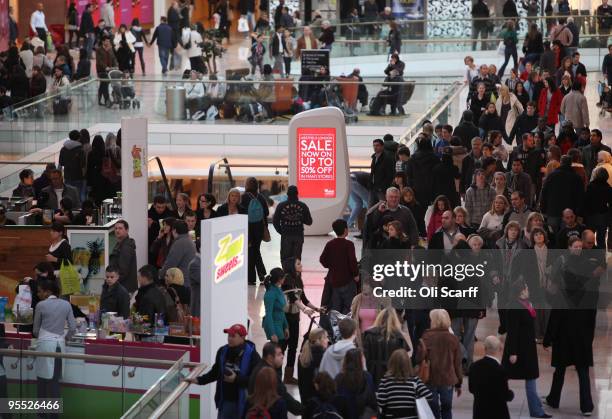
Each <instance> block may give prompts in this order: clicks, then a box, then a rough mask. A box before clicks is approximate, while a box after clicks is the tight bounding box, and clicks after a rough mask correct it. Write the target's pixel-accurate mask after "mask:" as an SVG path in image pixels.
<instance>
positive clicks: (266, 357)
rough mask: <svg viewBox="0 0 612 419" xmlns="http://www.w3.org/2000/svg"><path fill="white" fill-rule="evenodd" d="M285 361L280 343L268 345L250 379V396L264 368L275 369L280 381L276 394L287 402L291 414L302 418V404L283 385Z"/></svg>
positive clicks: (278, 381)
mask: <svg viewBox="0 0 612 419" xmlns="http://www.w3.org/2000/svg"><path fill="white" fill-rule="evenodd" d="M284 359H285V356H284V355H283V351H282V349H281V347H280V345H279V344H278V343H275V342H268V343H266V344H265V345H264V347H263V349H262V351H261V361H260V362H259V364H257V366H256V367H255V369H254V370H253V372H252V373H251V378H250V379H249V394H252V393H253V390H254V388H255V379H256V377H257V373H258V372H259V371H261V370H262V368H273V369H274V371H276V374H277V375H278V379H277V380H276V382H277V387H276V392H277V393H278V395H279V396H280V397H281V398H282V399H283V400H285V403H286V404H287V410H288V411H289V413H292V414H293V415H296V416H300V415H301V414H302V411H303V407H302V404H301V403H300V402H298V401H297V400H295V399H294V398H293V396H292V395H291V394H289V393H288V392H287V387H285V384H283V380H282V379H281V368H282V366H283V360H284Z"/></svg>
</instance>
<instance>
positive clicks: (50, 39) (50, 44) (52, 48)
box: [46, 32, 55, 52]
mask: <svg viewBox="0 0 612 419" xmlns="http://www.w3.org/2000/svg"><path fill="white" fill-rule="evenodd" d="M46 41H47V51H49V52H51V51H55V45H53V36H52V35H51V32H47V39H46Z"/></svg>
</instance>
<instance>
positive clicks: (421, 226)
mask: <svg viewBox="0 0 612 419" xmlns="http://www.w3.org/2000/svg"><path fill="white" fill-rule="evenodd" d="M401 204H402V205H403V206H405V207H407V208H408V209H409V210H410V211H412V215H413V216H414V221H416V223H417V228H418V230H419V235H420V236H421V237H426V236H427V228H426V227H425V209H424V208H423V206H422V205H421V204H420V203H418V202H413V203H412V204H408V203H405V202H401Z"/></svg>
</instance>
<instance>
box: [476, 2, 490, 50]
mask: <svg viewBox="0 0 612 419" xmlns="http://www.w3.org/2000/svg"><path fill="white" fill-rule="evenodd" d="M489 15H490V13H489V6H488V5H487V3H485V2H484V0H478V1H477V2H476V3H475V4H474V5H473V6H472V17H473V18H474V21H473V22H474V23H473V24H472V39H473V40H474V42H472V51H476V45H477V44H478V34H479V33H480V38H481V39H482V49H483V50H484V49H485V39H487V38H488V37H489V28H488V21H487V18H488V17H489Z"/></svg>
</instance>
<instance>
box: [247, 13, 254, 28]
mask: <svg viewBox="0 0 612 419" xmlns="http://www.w3.org/2000/svg"><path fill="white" fill-rule="evenodd" d="M246 19H247V22H248V23H249V30H250V31H251V32H253V31H254V30H255V13H253V12H247V14H246Z"/></svg>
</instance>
